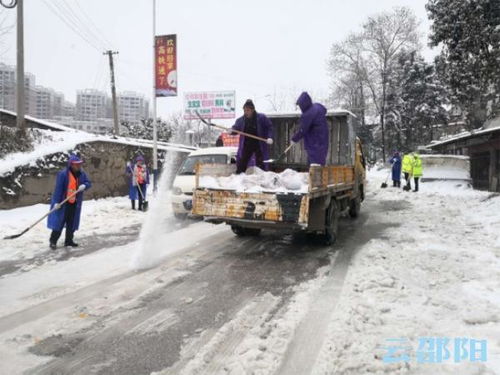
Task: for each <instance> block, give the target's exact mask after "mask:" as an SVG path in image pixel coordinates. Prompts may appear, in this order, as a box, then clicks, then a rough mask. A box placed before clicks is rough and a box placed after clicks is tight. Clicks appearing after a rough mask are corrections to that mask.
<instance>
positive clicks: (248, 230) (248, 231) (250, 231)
mask: <svg viewBox="0 0 500 375" xmlns="http://www.w3.org/2000/svg"><path fill="white" fill-rule="evenodd" d="M244 229H245V232H246V235H247V236H252V237H257V236H258V235H259V234H260V232H261V231H262V229H260V228H244Z"/></svg>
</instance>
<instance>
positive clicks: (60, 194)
mask: <svg viewBox="0 0 500 375" xmlns="http://www.w3.org/2000/svg"><path fill="white" fill-rule="evenodd" d="M74 162H77V163H80V162H81V160H80V159H79V158H78V157H77V156H76V155H71V156H70V158H69V160H68V166H67V167H66V168H64V169H63V170H62V171H60V172H59V173H58V174H57V178H56V186H55V188H54V193H53V194H52V199H51V201H50V209H53V208H54V205H55V204H56V203H60V202H62V201H63V200H64V199H66V194H67V191H68V182H69V177H68V175H69V173H71V171H70V168H71V163H74ZM81 184H84V185H85V186H86V188H85V190H88V189H90V187H91V183H90V180H89V179H88V177H87V175H86V174H85V172H84V171H83V170H80V176H79V177H78V181H77V186H80V185H81ZM82 201H83V192H80V193H78V194H76V202H75V204H76V210H75V219H74V220H73V228H71V230H73V231H76V230H78V228H79V227H80V214H81V212H82ZM65 210H66V204H64V205H63V206H62V207H61V208H60V209H58V210H56V211H54V212H52V213H51V214H50V215H49V217H48V219H47V228H49V229H52V230H57V231H61V230H62V229H63V228H64V212H65Z"/></svg>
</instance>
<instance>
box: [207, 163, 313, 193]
mask: <svg viewBox="0 0 500 375" xmlns="http://www.w3.org/2000/svg"><path fill="white" fill-rule="evenodd" d="M199 187H200V188H207V189H222V190H234V191H237V192H245V193H262V192H273V193H278V192H279V193H289V192H293V193H297V194H305V193H307V192H308V189H309V174H308V173H305V172H297V171H294V170H292V169H286V170H284V171H283V172H281V173H275V172H265V171H263V170H262V169H259V168H254V173H252V174H246V173H241V174H233V175H231V176H227V177H212V176H202V177H201V178H200V181H199Z"/></svg>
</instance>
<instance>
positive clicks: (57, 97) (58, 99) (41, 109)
mask: <svg viewBox="0 0 500 375" xmlns="http://www.w3.org/2000/svg"><path fill="white" fill-rule="evenodd" d="M35 91H36V92H35V95H36V107H35V117H37V118H40V119H53V118H55V117H57V116H61V115H62V103H63V102H64V95H63V94H62V93H58V92H55V91H54V90H52V89H50V88H47V87H43V86H36V88H35Z"/></svg>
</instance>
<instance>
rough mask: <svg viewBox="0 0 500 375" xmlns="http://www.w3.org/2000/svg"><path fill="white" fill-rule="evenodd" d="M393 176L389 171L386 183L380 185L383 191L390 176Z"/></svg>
mask: <svg viewBox="0 0 500 375" xmlns="http://www.w3.org/2000/svg"><path fill="white" fill-rule="evenodd" d="M390 175H391V171H389V173H388V174H387V177H386V178H385V181H384V182H382V185H380V187H381V188H382V189H385V188H386V187H387V180H388V179H389V176H390Z"/></svg>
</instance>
